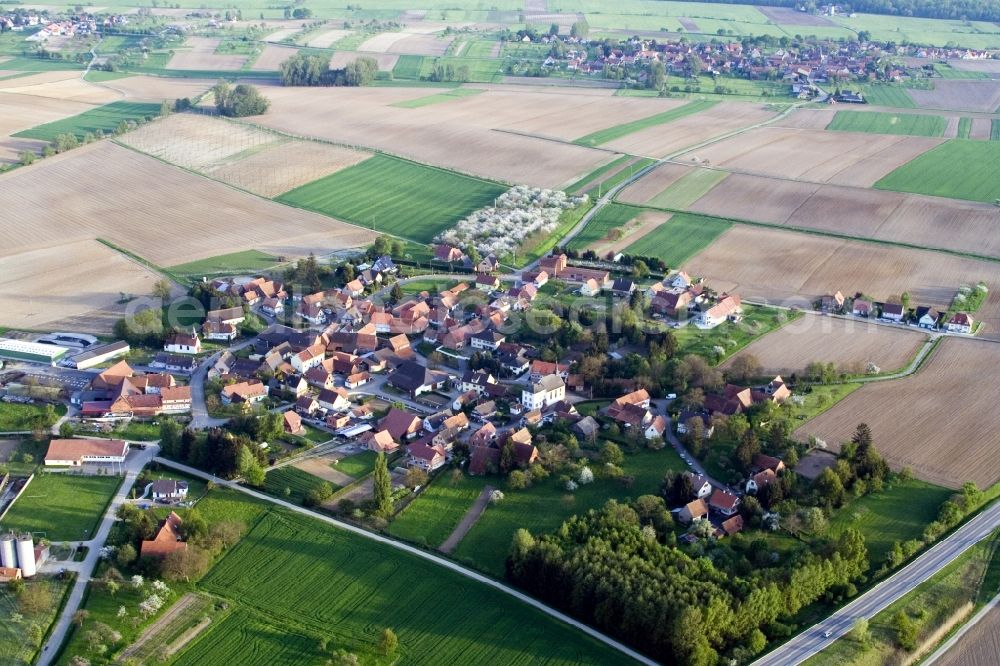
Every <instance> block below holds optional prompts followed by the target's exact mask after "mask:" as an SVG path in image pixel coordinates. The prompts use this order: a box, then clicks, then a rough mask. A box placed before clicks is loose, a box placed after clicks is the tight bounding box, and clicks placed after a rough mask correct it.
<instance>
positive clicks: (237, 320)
mask: <svg viewBox="0 0 1000 666" xmlns="http://www.w3.org/2000/svg"><path fill="white" fill-rule="evenodd" d="M244 320H246V315H245V314H244V313H243V308H225V309H222V310H209V311H208V314H206V315H205V321H215V322H219V323H220V324H233V325H234V326H235V325H236V324H242V323H243V322H244Z"/></svg>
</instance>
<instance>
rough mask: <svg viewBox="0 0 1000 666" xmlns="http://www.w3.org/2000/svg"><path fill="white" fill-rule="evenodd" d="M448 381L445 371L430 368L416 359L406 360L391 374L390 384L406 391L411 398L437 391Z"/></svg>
mask: <svg viewBox="0 0 1000 666" xmlns="http://www.w3.org/2000/svg"><path fill="white" fill-rule="evenodd" d="M447 381H448V375H446V374H445V373H443V372H436V371H434V370H428V369H427V368H425V367H424V366H422V365H421V364H419V363H417V362H416V361H406V362H405V363H401V364H400V365H399V367H397V368H396V370H395V371H393V373H392V374H391V375H389V382H388V383H389V385H390V386H392V387H394V388H397V389H399V390H400V391H405V392H406V393H408V394H409V395H410V397H411V398H416V397H417V396H418V395H421V394H423V393H428V392H430V391H437V390H439V389H441V388H443V387H444V385H445V383H447Z"/></svg>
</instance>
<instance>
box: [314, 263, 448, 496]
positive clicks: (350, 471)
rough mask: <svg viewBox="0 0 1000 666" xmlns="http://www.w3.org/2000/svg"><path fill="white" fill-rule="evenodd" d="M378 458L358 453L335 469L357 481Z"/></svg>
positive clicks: (368, 470)
mask: <svg viewBox="0 0 1000 666" xmlns="http://www.w3.org/2000/svg"><path fill="white" fill-rule="evenodd" d="M449 282H451V280H449ZM407 286H409V285H407ZM377 457H378V454H377V453H375V452H374V451H362V452H361V453H356V454H354V455H353V456H348V457H346V458H341V459H340V460H338V461H337V464H336V465H333V468H334V469H335V470H337V471H338V472H343V473H344V474H346V475H347V476H353V477H354V478H355V479H360V478H361V477H363V476H368V475H369V474H371V472H372V470H373V469H375V459H376V458H377Z"/></svg>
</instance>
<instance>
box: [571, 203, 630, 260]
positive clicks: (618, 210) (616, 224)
mask: <svg viewBox="0 0 1000 666" xmlns="http://www.w3.org/2000/svg"><path fill="white" fill-rule="evenodd" d="M640 212H642V209H641V208H635V207H633V206H623V205H621V204H617V203H610V204H608V205H606V206H604V207H603V208H601V209H600V210H598V211H597V213H596V214H594V216H593V217H592V218H590V221H589V222H587V226H585V227H584V228H583V229H581V230H580V233H578V234H577V235H576V236H575V237H574V238H573V240H571V241H570V242H569V248H570V249H572V250H584V249H587V248H589V247H592V246H594V245H595V244H598V243H601V242H605V241H610V240H611V234H612V231H613V230H614V229H620V228H622V227H624V226H625V225H627V224H628V222H629V221H630V220H631V219H632V218H634V217H635V216H636V215H638V214H639V213H640Z"/></svg>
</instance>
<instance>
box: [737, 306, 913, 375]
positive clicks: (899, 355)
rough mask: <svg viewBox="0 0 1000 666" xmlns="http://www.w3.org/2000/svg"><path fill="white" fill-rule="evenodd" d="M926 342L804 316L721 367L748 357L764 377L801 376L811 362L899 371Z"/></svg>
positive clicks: (909, 334)
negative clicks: (876, 367) (870, 366)
mask: <svg viewBox="0 0 1000 666" xmlns="http://www.w3.org/2000/svg"><path fill="white" fill-rule="evenodd" d="M926 338H927V336H926V334H924V333H922V332H920V331H917V330H914V329H904V328H891V327H888V326H879V325H877V324H874V323H869V322H867V321H864V320H858V319H841V318H835V317H822V316H819V315H813V314H807V315H805V316H803V317H800V318H798V319H796V320H795V321H792V322H790V323H788V324H785V325H784V326H782V327H781V328H779V329H778V330H777V331H774V332H772V333H769V334H768V335H765V336H764V337H762V338H760V339H759V340H756V341H755V342H752V343H751V344H750V345H749V346H748V347H745V348H744V349H743V350H742V351H741V352H739V353H738V354H736V355H734V356H733V357H732V358H730V359H729V360H727V361H726V362H725V363H724V364H723V365H722V367H723V369H725V368H726V367H728V366H729V365H731V364H732V361H733V358H736V357H737V356H743V355H746V354H752V355H753V356H755V357H756V358H757V359H758V360H759V361H760V363H761V366H762V367H763V368H764V372H765V373H766V374H769V375H770V374H781V375H789V374H792V373H801V372H802V371H803V370H804V369H805V367H806V366H807V365H809V364H810V363H812V362H814V361H818V362H820V363H833V364H834V365H835V366H836V367H837V368H838V369H840V370H842V371H844V372H847V373H850V374H863V373H864V372H865V366H866V365H867V363H868V362H869V361H871V362H872V363H874V364H875V365H877V366H878V367H879V368H880V369H881V370H882V372H889V371H893V370H898V369H901V368H903V367H904V366H905V365H906V364H907V363H908V362H909V361H910V359H911V358H913V356H914V355H915V354H916V353H917V350H918V349H919V348H920V345H921V344H922V343H923V342H924V340H926Z"/></svg>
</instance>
